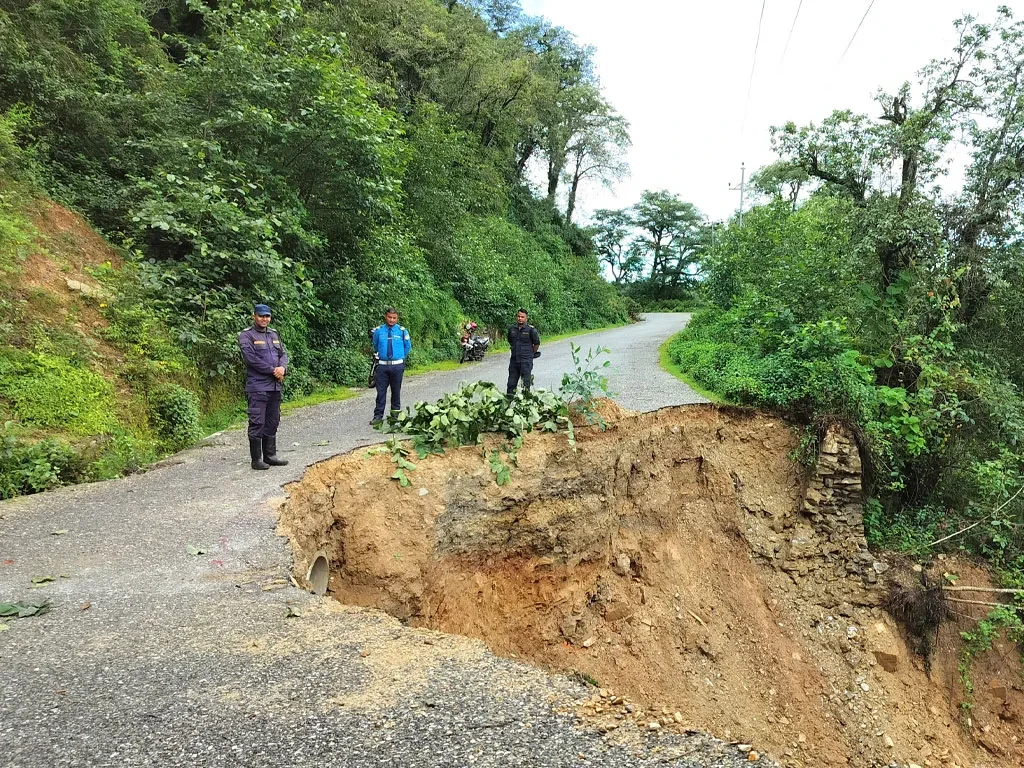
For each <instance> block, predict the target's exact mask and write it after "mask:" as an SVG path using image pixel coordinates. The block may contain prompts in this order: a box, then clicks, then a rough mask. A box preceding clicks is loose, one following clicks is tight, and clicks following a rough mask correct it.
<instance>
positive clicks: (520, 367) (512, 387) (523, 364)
mask: <svg viewBox="0 0 1024 768" xmlns="http://www.w3.org/2000/svg"><path fill="white" fill-rule="evenodd" d="M520 379H522V380H523V389H525V390H526V391H527V392H529V391H530V387H531V386H532V385H533V360H515V359H513V360H511V361H510V362H509V364H508V387H507V388H506V389H505V392H506V393H507V394H508V396H509V397H512V396H513V395H514V394H515V393H516V387H517V386H518V385H519V380H520Z"/></svg>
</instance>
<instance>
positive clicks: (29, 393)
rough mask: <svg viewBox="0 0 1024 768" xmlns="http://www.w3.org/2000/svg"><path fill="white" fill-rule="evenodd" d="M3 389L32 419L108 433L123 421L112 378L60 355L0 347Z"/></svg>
mask: <svg viewBox="0 0 1024 768" xmlns="http://www.w3.org/2000/svg"><path fill="white" fill-rule="evenodd" d="M0 392H3V397H5V398H6V399H7V400H9V401H10V402H11V404H12V405H13V411H14V414H15V416H17V418H18V420H19V421H21V422H22V423H23V424H26V425H30V426H34V427H42V428H46V429H60V430H62V431H64V432H66V433H68V434H71V435H83V436H84V435H101V434H107V433H110V432H112V431H113V430H114V429H115V428H116V427H117V419H116V417H115V415H114V414H115V412H116V409H117V404H116V400H115V398H114V388H113V386H111V384H110V382H108V381H107V380H106V379H104V378H103V377H102V376H101V375H99V374H98V373H94V372H93V371H90V370H88V369H87V368H80V367H77V366H75V365H73V364H72V363H71V362H70V361H68V360H64V359H62V358H59V357H55V356H52V355H45V354H35V353H32V352H23V351H20V350H15V349H5V350H3V351H0Z"/></svg>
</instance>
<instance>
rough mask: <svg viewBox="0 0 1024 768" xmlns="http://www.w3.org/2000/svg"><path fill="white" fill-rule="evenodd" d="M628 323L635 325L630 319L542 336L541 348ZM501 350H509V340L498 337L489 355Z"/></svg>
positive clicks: (620, 326)
mask: <svg viewBox="0 0 1024 768" xmlns="http://www.w3.org/2000/svg"><path fill="white" fill-rule="evenodd" d="M627 325H633V323H631V322H630V321H628V320H627V321H625V322H623V323H609V324H608V325H602V326H600V327H599V328H578V329H576V330H575V331H566V332H565V333H559V334H556V335H554V336H543V335H542V336H541V337H540V344H541V349H543V348H544V345H545V344H550V343H551V342H553V341H561V340H562V339H571V338H573V337H574V336H582V335H584V334H587V333H598V332H599V331H610V330H612V329H613V328H624V327H626V326H627ZM499 352H508V342H506V341H505V339H504V338H501V339H498V340H497V341H495V342H494V344H493V345H492V346H491V348H490V349H488V350H487V354H488V355H496V354H498V353H499Z"/></svg>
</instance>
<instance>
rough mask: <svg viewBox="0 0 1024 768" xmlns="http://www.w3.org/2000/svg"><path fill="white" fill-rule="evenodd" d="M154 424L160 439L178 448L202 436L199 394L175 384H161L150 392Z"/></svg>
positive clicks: (173, 448)
mask: <svg viewBox="0 0 1024 768" xmlns="http://www.w3.org/2000/svg"><path fill="white" fill-rule="evenodd" d="M149 407H150V412H151V414H152V419H153V425H154V426H155V427H156V433H157V434H158V435H159V436H160V440H161V442H162V443H163V444H164V446H166V447H167V448H168V450H171V451H179V450H181V449H182V448H186V447H188V446H190V445H192V444H193V443H194V442H196V441H197V440H198V439H199V438H200V437H202V430H201V428H200V426H199V419H200V413H199V398H198V397H196V394H195V393H194V392H192V391H190V390H188V389H185V388H184V387H182V386H180V385H178V384H172V383H168V384H162V385H160V386H159V387H157V388H156V389H154V390H153V391H151V392H150V393H149Z"/></svg>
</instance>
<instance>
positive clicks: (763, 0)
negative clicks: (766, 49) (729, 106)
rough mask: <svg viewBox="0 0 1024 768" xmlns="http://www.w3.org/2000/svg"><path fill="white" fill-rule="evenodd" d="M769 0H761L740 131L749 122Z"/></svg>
mask: <svg viewBox="0 0 1024 768" xmlns="http://www.w3.org/2000/svg"><path fill="white" fill-rule="evenodd" d="M767 4H768V0H761V17H760V18H759V19H758V20H757V39H756V40H755V41H754V60H753V61H752V62H751V63H750V83H749V84H748V85H747V103H746V104H745V105H744V107H743V122H742V123H741V124H740V133H742V132H743V126H744V125H746V123H747V110H748V109H749V108H750V94H751V93H752V92H753V90H754V70H755V69H757V49H758V48H759V47H760V46H761V24H762V23H763V22H764V7H765V6H766V5H767Z"/></svg>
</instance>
